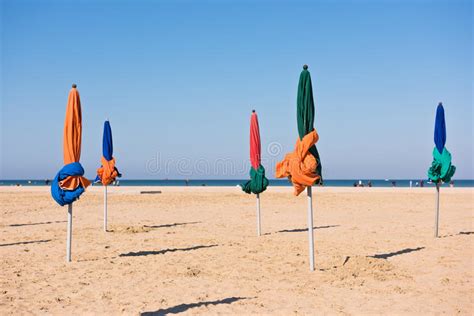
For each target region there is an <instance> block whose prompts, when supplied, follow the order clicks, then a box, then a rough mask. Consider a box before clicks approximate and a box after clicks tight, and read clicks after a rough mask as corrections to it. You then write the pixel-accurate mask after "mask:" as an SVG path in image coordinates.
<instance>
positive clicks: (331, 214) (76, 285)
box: [0, 187, 474, 315]
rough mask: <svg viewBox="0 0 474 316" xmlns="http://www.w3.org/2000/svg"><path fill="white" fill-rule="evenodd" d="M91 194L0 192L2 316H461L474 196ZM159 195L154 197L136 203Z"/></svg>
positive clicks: (467, 289) (282, 191)
mask: <svg viewBox="0 0 474 316" xmlns="http://www.w3.org/2000/svg"><path fill="white" fill-rule="evenodd" d="M102 190H103V188H102V187H92V188H90V189H88V191H87V192H86V193H85V194H84V195H83V196H82V197H81V199H80V200H79V201H78V202H77V203H74V212H73V214H74V222H73V241H72V260H73V261H72V262H71V263H66V261H65V256H66V220H67V208H66V207H63V208H61V207H59V206H58V205H57V204H55V202H54V201H53V200H52V198H51V197H50V195H49V188H48V187H0V202H1V203H0V213H1V218H0V231H1V235H0V258H1V266H0V314H2V315H6V314H27V313H34V314H63V315H64V314H72V313H74V314H128V315H138V314H139V313H146V312H156V313H157V314H158V315H159V314H166V313H171V314H173V313H178V312H185V313H190V314H199V313H206V314H219V313H224V314H250V313H258V314H281V315H288V314H300V313H301V314H323V313H329V314H370V313H372V314H381V313H385V314H418V315H419V314H438V313H445V314H449V315H453V314H458V313H459V314H466V315H468V314H470V315H472V314H473V313H474V305H473V293H474V291H473V267H474V266H473V254H474V251H473V249H474V248H473V247H474V244H473V239H474V225H473V219H474V206H473V205H474V198H473V197H474V189H472V188H446V189H445V188H443V189H442V193H441V194H442V195H441V211H440V237H441V238H438V239H435V238H433V225H434V206H435V190H434V188H416V189H415V188H414V189H408V188H314V189H313V194H314V226H315V228H316V229H315V230H314V236H315V249H316V254H315V259H316V260H315V265H316V271H314V272H310V271H309V264H308V238H307V231H306V230H305V229H306V220H307V217H306V215H307V211H306V206H307V198H306V195H305V194H302V195H301V196H300V197H294V196H292V188H290V187H279V188H278V187H273V188H269V190H268V191H267V192H265V193H263V194H261V207H262V233H263V234H264V235H262V236H261V237H257V236H256V216H255V213H256V212H255V196H254V195H252V196H251V195H246V194H245V193H243V192H241V191H240V190H239V189H238V188H236V187H220V188H213V187H179V188H178V187H153V188H150V187H149V188H139V187H110V188H109V199H108V201H109V218H108V219H109V229H110V232H108V233H105V232H104V231H103V228H102V223H103V222H102V216H103V206H102V205H103V204H102V203H103V195H102ZM141 190H161V191H162V193H161V194H148V195H144V194H139V192H140V191H141Z"/></svg>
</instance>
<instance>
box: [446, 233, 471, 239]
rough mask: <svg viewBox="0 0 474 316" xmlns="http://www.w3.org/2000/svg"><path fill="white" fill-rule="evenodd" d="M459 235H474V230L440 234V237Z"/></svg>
mask: <svg viewBox="0 0 474 316" xmlns="http://www.w3.org/2000/svg"><path fill="white" fill-rule="evenodd" d="M459 235H474V232H459V233H457V234H450V235H444V236H439V238H446V237H453V236H459Z"/></svg>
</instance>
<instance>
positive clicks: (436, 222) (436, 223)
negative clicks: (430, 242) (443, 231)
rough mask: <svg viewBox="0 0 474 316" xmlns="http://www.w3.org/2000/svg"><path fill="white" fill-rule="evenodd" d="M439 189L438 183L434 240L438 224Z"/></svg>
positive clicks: (436, 235)
mask: <svg viewBox="0 0 474 316" xmlns="http://www.w3.org/2000/svg"><path fill="white" fill-rule="evenodd" d="M439 187H440V183H439V182H438V183H436V216H435V230H434V235H435V238H438V222H439Z"/></svg>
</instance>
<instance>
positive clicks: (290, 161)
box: [276, 65, 322, 195]
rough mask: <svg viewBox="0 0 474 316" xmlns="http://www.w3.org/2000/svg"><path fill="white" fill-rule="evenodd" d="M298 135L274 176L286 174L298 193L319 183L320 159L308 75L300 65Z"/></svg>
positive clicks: (282, 176)
mask: <svg viewBox="0 0 474 316" xmlns="http://www.w3.org/2000/svg"><path fill="white" fill-rule="evenodd" d="M296 117H297V122H298V135H299V138H298V139H297V141H296V145H295V150H294V151H293V152H292V153H289V154H287V155H286V156H285V159H284V160H283V161H281V162H278V163H277V166H276V177H277V178H284V177H288V178H289V179H290V181H291V182H292V183H293V186H294V188H295V191H294V194H295V195H299V194H300V193H301V192H303V191H304V189H305V188H306V187H308V186H311V185H313V184H315V183H319V182H322V176H321V171H322V170H321V161H320V158H319V153H318V150H317V148H316V145H315V144H316V142H317V141H318V140H319V135H318V134H317V132H316V130H315V129H314V99H313V87H312V83H311V74H310V73H309V71H308V66H307V65H304V66H303V71H302V72H301V74H300V80H299V83H298V96H297V111H296Z"/></svg>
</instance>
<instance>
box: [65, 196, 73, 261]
mask: <svg viewBox="0 0 474 316" xmlns="http://www.w3.org/2000/svg"><path fill="white" fill-rule="evenodd" d="M71 239H72V203H71V204H68V205H67V242H66V262H71Z"/></svg>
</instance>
